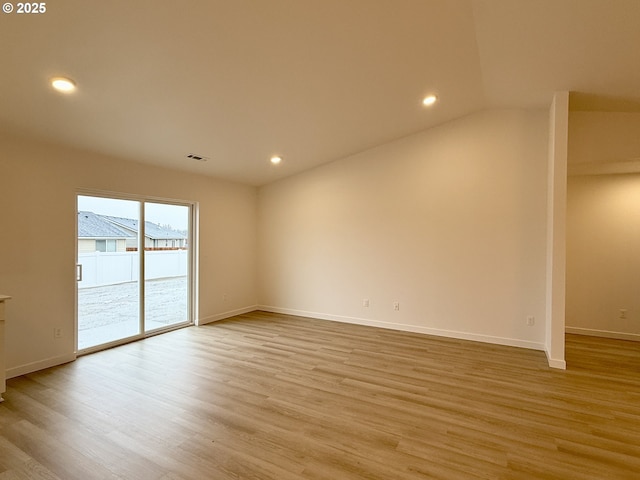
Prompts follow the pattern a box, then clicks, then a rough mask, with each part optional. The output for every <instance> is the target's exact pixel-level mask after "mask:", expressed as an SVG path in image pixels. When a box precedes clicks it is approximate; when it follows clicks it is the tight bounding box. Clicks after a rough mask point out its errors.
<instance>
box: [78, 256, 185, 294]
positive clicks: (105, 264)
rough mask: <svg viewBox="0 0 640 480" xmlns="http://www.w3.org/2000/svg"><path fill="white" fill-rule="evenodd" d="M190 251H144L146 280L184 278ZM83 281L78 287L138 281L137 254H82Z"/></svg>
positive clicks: (79, 260) (138, 263) (79, 257)
mask: <svg viewBox="0 0 640 480" xmlns="http://www.w3.org/2000/svg"><path fill="white" fill-rule="evenodd" d="M188 258H189V252H188V251H187V250H155V251H154V250H149V251H145V270H146V275H145V278H146V279H147V280H152V279H154V278H168V277H182V276H185V275H187V266H188ZM78 263H79V264H80V265H82V281H80V282H78V288H88V287H99V286H103V285H113V284H116V283H125V282H132V281H135V280H138V279H139V278H140V261H139V256H138V252H93V253H79V254H78Z"/></svg>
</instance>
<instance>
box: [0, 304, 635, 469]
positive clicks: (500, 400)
mask: <svg viewBox="0 0 640 480" xmlns="http://www.w3.org/2000/svg"><path fill="white" fill-rule="evenodd" d="M567 361H568V365H569V367H568V370H567V371H560V370H552V369H550V368H548V367H547V362H546V359H545V356H544V353H542V352H536V351H530V350H524V349H517V348H511V347H502V346H495V345H486V344H479V343H473V342H466V341H460V340H454V339H446V338H438V337H428V336H423V335H417V334H411V333H403V332H394V331H388V330H380V329H375V328H369V327H361V326H355V325H345V324H338V323H333V322H328V321H321V320H311V319H302V318H297V317H288V316H284V315H275V314H268V313H261V312H255V313H252V314H247V315H242V316H239V317H236V318H234V319H231V320H227V321H223V322H219V323H216V324H212V325H208V326H205V327H192V328H186V329H182V330H178V331H175V332H172V333H169V334H165V335H161V336H157V337H153V338H150V339H147V340H144V341H141V342H138V343H133V344H129V345H126V346H123V347H120V348H116V349H112V350H108V351H105V352H101V353H98V354H94V355H89V356H85V357H82V358H80V359H79V360H77V361H76V362H74V363H72V364H68V365H65V366H61V367H56V368H52V369H49V370H44V371H42V372H38V373H34V374H30V375H27V376H24V377H19V378H15V379H12V380H10V381H8V391H7V393H6V395H5V397H6V401H5V403H3V404H0V479H1V480H7V479H12V480H13V479H31V480H40V479H61V480H73V479H78V480H89V479H135V480H138V479H140V480H154V479H165V480H181V479H183V480H186V479H197V480H201V479H216V480H226V479H235V480H237V479H277V480H288V479H338V480H342V479H368V480H369V479H380V480H383V479H384V480H396V479H399V480H403V479H430V478H431V479H455V480H460V479H535V478H544V479H562V480H570V479H594V480H596V479H597V480H602V479H638V478H640V344H639V343H633V342H624V341H615V340H604V339H597V338H590V337H579V336H568V339H567Z"/></svg>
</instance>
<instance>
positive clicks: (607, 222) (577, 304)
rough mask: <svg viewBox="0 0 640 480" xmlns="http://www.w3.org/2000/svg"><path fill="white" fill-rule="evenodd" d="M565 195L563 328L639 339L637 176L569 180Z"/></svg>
mask: <svg viewBox="0 0 640 480" xmlns="http://www.w3.org/2000/svg"><path fill="white" fill-rule="evenodd" d="M568 191H569V197H568V203H567V330H568V331H569V332H574V333H586V334H596V335H605V336H611V337H618V338H635V339H637V340H640V295H639V293H638V292H640V174H625V175H594V176H576V177H570V178H569V184H568ZM621 309H624V310H627V314H626V317H627V318H620V310H621Z"/></svg>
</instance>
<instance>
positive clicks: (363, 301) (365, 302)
mask: <svg viewBox="0 0 640 480" xmlns="http://www.w3.org/2000/svg"><path fill="white" fill-rule="evenodd" d="M362 306H363V307H368V306H369V299H368V298H365V299H364V300H362Z"/></svg>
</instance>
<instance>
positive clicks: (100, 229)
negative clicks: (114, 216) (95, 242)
mask: <svg viewBox="0 0 640 480" xmlns="http://www.w3.org/2000/svg"><path fill="white" fill-rule="evenodd" d="M132 237H135V234H132V233H130V232H128V231H126V230H124V229H123V228H120V227H118V226H117V225H114V224H113V223H111V222H109V221H107V220H106V219H104V218H103V217H102V216H100V215H96V214H95V213H93V212H78V238H98V239H101V238H113V239H126V238H132Z"/></svg>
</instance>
